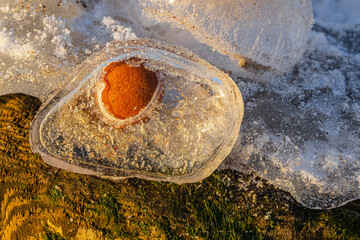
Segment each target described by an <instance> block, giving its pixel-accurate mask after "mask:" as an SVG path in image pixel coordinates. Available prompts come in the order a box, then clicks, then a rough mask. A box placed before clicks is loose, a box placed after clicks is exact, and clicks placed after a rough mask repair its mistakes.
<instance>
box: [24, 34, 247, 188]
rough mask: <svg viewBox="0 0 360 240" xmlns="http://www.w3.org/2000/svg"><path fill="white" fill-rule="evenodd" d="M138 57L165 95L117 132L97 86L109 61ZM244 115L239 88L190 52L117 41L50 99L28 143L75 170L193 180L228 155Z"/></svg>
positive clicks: (56, 163) (45, 156)
mask: <svg viewBox="0 0 360 240" xmlns="http://www.w3.org/2000/svg"><path fill="white" fill-rule="evenodd" d="M134 57H136V58H140V59H142V60H144V63H145V66H146V67H147V68H148V69H150V70H153V71H155V72H156V73H157V75H158V78H159V81H161V82H163V84H164V96H163V98H162V101H161V103H159V104H157V105H156V106H154V109H153V110H152V111H149V113H148V115H147V116H148V118H149V120H148V121H146V122H144V121H141V122H139V123H137V124H133V125H131V124H130V125H127V126H125V127H123V128H116V127H114V126H113V125H112V124H109V123H107V122H106V121H103V120H102V119H103V115H102V112H101V110H100V109H99V106H98V104H97V103H96V101H97V98H96V97H95V89H96V88H95V86H96V84H97V83H98V82H99V81H100V80H101V77H100V76H101V74H102V73H103V70H104V68H105V67H106V66H107V65H108V64H110V63H111V62H117V61H121V60H124V59H131V58H134ZM149 104H152V103H149ZM242 114H243V103H242V98H241V94H240V92H239V90H238V88H237V87H236V85H235V83H234V82H233V81H232V80H231V79H230V78H229V77H228V76H227V75H226V74H224V73H223V72H221V71H219V70H217V69H216V68H215V67H213V66H211V65H210V64H208V63H207V62H205V61H204V60H201V59H199V58H198V57H197V56H195V55H194V54H192V53H191V52H190V51H187V50H185V49H182V48H177V47H172V46H170V45H166V44H162V43H159V42H154V41H150V40H138V41H129V42H114V43H111V44H108V46H107V47H106V48H105V49H104V50H102V51H101V52H99V53H97V54H95V55H94V56H92V57H91V58H90V59H88V60H86V61H85V62H84V63H83V64H82V66H81V67H80V68H79V69H78V70H77V71H76V72H74V74H73V77H72V78H69V79H68V80H66V81H65V82H64V83H63V84H62V86H61V87H60V88H59V89H57V90H56V91H55V92H54V93H53V94H51V95H50V97H49V98H48V100H46V101H45V103H44V104H43V106H42V107H41V110H40V111H39V113H38V114H37V116H36V118H35V120H34V122H33V124H32V126H31V137H30V142H31V147H32V150H33V151H34V152H39V153H40V154H41V155H42V157H43V159H44V160H45V161H46V162H47V163H49V164H51V165H54V166H57V167H61V168H64V169H67V170H70V171H76V172H80V173H87V174H94V175H100V176H104V177H110V178H112V179H119V178H124V177H135V176H136V177H141V178H147V179H152V180H166V181H171V182H176V183H186V182H195V181H200V180H201V179H203V178H205V177H207V176H208V175H210V174H211V173H212V172H213V171H214V170H215V169H216V168H217V167H218V165H219V164H220V163H221V162H222V160H223V159H224V158H225V157H226V156H227V155H228V154H229V153H230V151H231V149H232V147H233V145H234V143H235V141H236V139H237V136H238V134H239V130H240V124H241V119H242Z"/></svg>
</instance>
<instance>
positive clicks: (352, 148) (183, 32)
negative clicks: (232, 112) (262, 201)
mask: <svg viewBox="0 0 360 240" xmlns="http://www.w3.org/2000/svg"><path fill="white" fill-rule="evenodd" d="M82 2H83V4H81V3H76V1H75V0H68V1H62V3H61V4H59V5H58V4H57V1H51V0H37V1H32V2H31V3H29V4H27V5H26V4H21V3H14V1H9V0H4V1H1V3H0V62H1V64H0V83H1V84H2V87H1V89H0V95H3V94H7V93H12V92H23V93H26V94H30V95H34V96H37V97H39V98H40V99H41V100H44V99H45V97H46V96H47V94H48V93H50V92H51V91H53V90H54V89H55V88H56V86H58V84H60V82H61V81H62V80H63V79H65V78H66V77H67V76H68V75H69V74H70V73H71V72H72V71H73V70H74V68H75V67H76V66H78V65H79V64H80V63H81V62H83V61H84V59H86V57H88V56H90V55H91V54H93V53H94V52H96V51H98V50H100V49H101V48H103V47H104V46H106V45H107V43H109V42H110V41H113V40H123V39H136V38H151V39H155V40H162V41H167V42H171V43H173V44H176V45H180V46H183V47H186V48H189V49H191V50H192V51H193V52H194V53H196V54H197V55H199V56H200V57H201V58H204V59H205V60H206V61H208V62H210V63H211V64H213V65H215V66H216V67H218V68H219V69H221V70H223V71H224V72H226V73H229V74H230V77H232V79H233V80H234V81H235V83H236V84H237V86H238V87H239V89H240V91H241V92H242V94H243V97H244V102H245V115H244V120H243V125H242V127H241V133H240V136H239V139H238V141H237V143H236V145H235V147H234V149H233V151H232V153H231V154H230V156H229V157H228V158H227V159H226V160H225V162H224V163H223V164H222V166H221V167H222V168H232V169H237V170H241V171H243V170H247V171H255V172H257V173H258V174H259V175H260V176H261V177H263V178H265V179H268V180H269V181H271V182H272V183H273V184H275V185H277V186H279V187H280V188H282V189H284V190H286V191H289V192H290V193H291V194H292V195H293V196H294V197H295V198H296V199H297V200H298V201H299V202H301V203H302V204H304V205H305V206H308V207H312V208H332V207H337V206H340V205H342V204H344V203H346V202H348V201H350V200H353V199H358V198H359V197H360V177H359V176H360V166H359V165H360V163H359V159H360V130H359V129H360V80H359V79H360V28H359V24H360V15H359V14H358V13H359V12H360V2H359V1H358V0H313V1H312V3H313V12H314V20H315V23H314V25H313V29H312V31H311V35H310V38H309V40H308V41H306V39H307V38H306V36H305V37H303V38H300V43H299V44H298V45H292V46H295V48H292V47H290V48H289V49H295V50H294V51H295V55H294V56H293V55H292V54H291V53H292V52H291V51H288V52H289V53H290V54H289V55H288V57H290V62H289V65H288V66H293V65H294V64H295V63H296V62H297V61H298V60H299V62H297V64H296V65H295V67H293V68H286V65H284V64H285V63H286V62H285V61H283V60H281V58H276V56H280V57H281V56H286V54H285V53H278V54H277V55H276V54H274V55H272V54H271V53H272V51H274V49H276V46H275V48H273V47H271V46H272V45H266V43H265V42H263V39H261V38H259V44H260V45H261V44H265V45H263V47H260V48H259V49H260V50H258V51H254V52H251V51H250V52H249V54H250V55H251V54H253V53H256V54H254V55H251V56H255V58H254V59H256V60H257V61H259V62H260V63H262V64H264V59H266V57H265V58H263V56H262V55H261V54H259V53H261V50H262V49H265V50H264V52H265V53H266V54H267V55H268V56H275V57H274V58H270V59H272V60H271V61H270V62H271V63H274V65H273V66H274V67H275V68H279V69H280V71H285V72H287V73H286V74H282V75H279V74H278V75H273V74H267V75H261V77H258V76H257V75H256V71H255V75H248V74H245V73H246V71H245V72H244V70H241V68H239V66H238V65H237V64H234V61H233V60H231V56H230V57H229V56H227V55H226V54H225V55H223V54H221V53H219V52H218V51H213V50H214V49H215V50H219V48H221V46H222V45H221V44H220V43H219V42H217V44H216V45H214V44H213V43H211V42H208V41H205V40H204V39H203V36H202V35H201V34H199V33H194V32H193V31H192V30H191V29H188V28H186V27H183V26H181V25H178V24H176V23H174V21H173V19H166V18H165V17H162V16H160V15H158V14H154V13H153V15H151V14H152V13H151V11H150V12H149V11H148V12H147V13H146V14H147V16H146V17H147V18H145V17H144V16H142V14H145V13H144V12H143V11H144V9H142V8H141V7H139V6H140V5H139V3H138V2H137V1H130V0H122V1H117V0H103V1H99V2H93V1H82ZM140 2H141V3H142V5H141V6H147V7H149V8H151V9H157V8H158V5H157V4H159V2H160V3H161V2H162V1H155V0H153V1H150V0H149V1H145V0H142V1H140ZM195 2H202V1H200V0H199V1H195ZM229 2H231V1H230V0H229V1H222V2H221V3H223V4H224V5H223V6H226V4H228V3H229ZM244 2H247V1H244ZM251 2H254V1H251ZM255 2H259V3H261V2H264V1H255ZM267 2H272V1H267ZM281 2H282V3H283V4H284V5H286V4H288V2H290V1H281ZM293 2H297V1H293ZM304 2H306V1H304ZM162 3H164V4H165V2H162ZM166 4H170V5H173V4H175V5H176V4H180V5H177V6H178V7H179V9H178V13H179V14H180V15H181V14H182V15H181V16H184V8H183V7H184V6H188V5H186V4H188V1H166ZM44 6H46V7H44ZM166 6H168V5H166ZM286 6H290V5H286ZM27 7H29V8H28V9H27ZM224 9H225V10H224ZM285 9H286V8H285ZM217 10H219V11H220V10H221V11H225V12H226V11H227V10H226V8H221V6H220V8H216V9H212V11H217ZM145 12H146V11H145ZM296 12H297V13H298V11H296ZM185 13H186V12H185ZM200 13H201V14H200V15H199V19H198V18H193V19H196V20H198V22H199V25H200V26H202V29H203V31H205V32H207V33H210V34H212V35H216V36H221V37H220V38H219V39H220V40H222V41H223V42H222V43H223V44H224V45H223V46H224V47H225V48H227V49H225V50H228V49H230V47H228V46H227V42H226V41H227V40H226V39H227V37H230V39H232V38H235V39H237V41H239V39H242V38H241V37H240V36H241V31H236V34H234V33H235V32H233V31H232V30H231V29H232V28H231V26H237V25H236V22H235V23H234V24H235V25H231V24H230V25H226V26H228V27H229V29H230V30H229V31H228V32H226V31H225V29H226V28H219V27H218V26H217V25H216V24H215V23H213V25H211V24H210V25H209V26H210V27H208V26H207V25H206V21H201V22H200V20H202V19H203V17H204V16H206V14H205V13H204V12H201V11H200ZM185 16H187V15H185ZM211 16H214V13H212V15H211ZM220 16H222V15H221V14H220ZM145 19H150V20H145ZM216 19H217V18H213V19H208V21H210V22H211V21H215V20H216ZM220 19H221V18H220ZM282 19H283V18H279V19H277V20H276V21H277V23H278V24H280V23H281V20H282ZM230 20H231V19H230ZM305 20H309V19H308V18H306V17H305ZM157 21H160V22H157ZM226 21H227V20H226ZM226 21H225V22H226ZM274 21H275V20H274ZM218 22H219V21H218ZM305 22H306V21H305ZM264 24H265V23H256V22H253V24H250V25H251V27H253V29H255V30H253V31H255V32H256V31H258V30H259V29H258V30H256V29H257V27H259V26H260V27H259V28H261V26H266V25H264ZM299 24H300V27H304V25H303V22H301V21H299ZM308 24H309V23H308V22H307V23H306V24H305V25H306V26H308ZM287 26H288V27H289V26H290V25H287ZM306 26H305V27H306ZM207 27H208V28H207ZM244 28H245V30H244V32H245V33H246V31H247V29H246V26H245V27H244ZM219 29H224V31H225V32H221V33H219V32H218V31H219ZM274 29H276V28H275V27H274V28H271V29H270V31H269V34H271V33H274V31H275V32H276V30H274ZM304 29H305V30H304ZM300 30H301V31H304V32H305V33H306V28H301V29H300ZM259 31H260V30H259ZM284 31H285V30H284ZM285 32H288V33H289V34H290V36H293V35H292V34H293V33H294V29H287V30H286V31H285ZM285 32H284V33H285ZM294 34H295V33H294ZM260 35H261V34H260ZM226 36H227V37H226ZM297 37H298V36H296V34H295V36H294V37H293V38H291V39H290V40H296V39H298V38H297ZM224 39H225V40H224ZM255 40H256V36H255ZM255 40H254V41H255ZM224 41H225V42H224ZM254 41H253V42H254ZM244 42H245V43H244V44H245V45H241V46H245V47H244V49H245V50H246V49H247V48H246V46H248V45H246V44H250V43H253V42H251V41H249V40H246V38H245V41H244ZM207 44H208V45H210V46H208V45H207ZM292 44H293V43H292ZM229 46H230V45H229ZM249 46H250V45H249ZM251 46H252V45H251ZM297 47H298V48H297ZM284 49H287V48H284ZM220 50H221V49H220ZM238 50H239V49H236V50H234V49H231V51H238ZM240 50H242V48H240ZM303 52H304V55H302V53H303ZM301 56H303V57H301ZM257 57H258V58H257ZM285 59H286V58H285ZM283 66H284V68H283Z"/></svg>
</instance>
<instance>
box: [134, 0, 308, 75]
mask: <svg viewBox="0 0 360 240" xmlns="http://www.w3.org/2000/svg"><path fill="white" fill-rule="evenodd" d="M140 3H141V4H142V7H143V12H144V15H146V16H147V17H148V18H149V19H151V20H156V22H166V23H168V22H170V23H171V24H172V25H173V26H174V27H179V28H183V29H185V30H187V31H189V32H191V33H192V34H193V35H194V37H195V38H196V39H197V40H198V41H200V42H203V43H206V44H207V45H209V46H211V47H212V48H213V49H214V50H217V51H219V52H221V53H223V54H226V55H228V56H229V57H230V58H231V59H233V60H235V61H236V62H237V63H238V64H239V65H240V67H241V68H243V69H245V70H246V71H248V72H252V73H254V72H255V73H256V76H260V73H261V72H262V71H265V72H267V71H269V70H275V71H278V72H287V71H289V70H290V69H291V68H292V67H293V66H294V65H295V64H296V63H297V62H298V60H299V59H300V58H301V57H302V54H303V52H304V49H305V46H306V42H307V40H308V38H309V35H310V31H311V26H312V8H311V2H310V0H303V1H289V0H270V1H269V0H260V1H254V0H224V1H218V0H195V1H194V0H182V1H178V0H174V1H169V0H140ZM144 22H145V23H147V24H149V23H148V22H149V20H147V19H146V20H145V21H144ZM150 22H151V21H150Z"/></svg>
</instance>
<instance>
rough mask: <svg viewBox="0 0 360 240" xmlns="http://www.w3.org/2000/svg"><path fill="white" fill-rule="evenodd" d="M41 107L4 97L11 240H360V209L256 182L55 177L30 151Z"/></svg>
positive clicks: (3, 172) (0, 109) (232, 176)
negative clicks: (304, 203)
mask: <svg viewBox="0 0 360 240" xmlns="http://www.w3.org/2000/svg"><path fill="white" fill-rule="evenodd" d="M39 106H40V101H39V100H37V99H36V98H33V97H30V96H26V95H20V94H15V95H7V96H1V97H0V132H1V133H0V202H1V208H0V236H1V237H0V238H1V239H360V201H359V200H358V201H354V202H352V203H349V204H347V205H346V206H344V207H340V208H337V209H333V210H326V211H320V210H309V209H307V208H304V207H301V206H300V205H299V204H298V203H296V201H295V200H294V199H293V198H292V197H291V196H290V195H289V194H288V193H286V192H284V191H282V190H280V189H278V188H276V187H274V186H272V185H270V184H269V183H267V182H266V181H265V180H262V179H260V178H259V177H257V176H256V175H255V174H249V175H245V174H242V173H239V172H236V171H230V170H226V171H216V172H215V173H213V174H212V175H211V176H210V177H208V178H207V179H205V180H204V181H202V182H199V183H194V184H184V185H177V184H172V183H167V182H151V181H146V180H141V179H126V180H123V181H118V182H114V181H110V180H106V179H101V178H98V177H94V176H86V175H80V174H76V173H72V172H69V171H65V170H60V169H56V168H53V167H51V166H49V165H46V164H45V163H44V162H43V161H42V159H41V157H40V155H38V154H33V153H32V152H31V150H30V146H29V140H28V133H29V132H28V131H29V126H30V123H31V120H32V119H33V117H34V115H35V114H36V111H37V109H38V108H39Z"/></svg>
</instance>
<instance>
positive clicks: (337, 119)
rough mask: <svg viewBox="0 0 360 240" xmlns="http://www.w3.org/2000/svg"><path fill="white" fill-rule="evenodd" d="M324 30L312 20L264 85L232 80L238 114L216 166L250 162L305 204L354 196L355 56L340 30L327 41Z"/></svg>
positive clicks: (359, 101)
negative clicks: (300, 48)
mask: <svg viewBox="0 0 360 240" xmlns="http://www.w3.org/2000/svg"><path fill="white" fill-rule="evenodd" d="M327 32H329V29H327V28H325V27H322V26H320V25H317V26H315V31H314V32H313V34H312V37H311V39H310V44H309V49H308V52H307V53H306V54H305V57H304V59H303V60H302V62H301V63H300V64H299V66H298V68H297V69H296V70H295V71H294V72H293V73H292V74H291V75H290V76H287V77H282V78H281V79H278V78H275V79H273V80H271V81H269V82H267V83H254V82H251V81H249V80H244V79H243V80H240V79H238V80H236V79H235V81H237V82H238V86H239V87H240V89H241V92H242V93H243V95H244V99H246V101H245V112H246V114H245V116H244V121H243V125H242V131H241V134H240V137H239V139H238V142H237V143H236V144H235V147H234V149H233V151H232V153H231V154H230V157H229V158H228V159H227V160H228V162H226V165H224V166H222V167H230V168H232V169H237V170H241V171H242V170H244V169H246V168H249V167H250V170H252V171H255V172H257V173H258V174H259V175H260V176H261V177H263V178H265V179H268V180H270V181H271V182H272V183H273V184H275V185H277V186H279V187H280V188H282V189H284V190H286V191H289V192H290V193H291V194H292V195H293V196H294V197H295V198H296V199H297V200H298V201H299V202H300V203H302V204H304V205H305V206H308V207H311V208H334V207H338V206H340V205H343V204H345V203H347V202H348V201H350V200H354V199H358V198H360V81H359V79H360V62H359V60H357V59H356V57H354V56H353V55H351V52H352V51H354V50H356V49H357V48H358V47H357V45H353V44H350V45H347V44H344V42H343V41H344V40H345V43H346V42H347V41H348V37H347V36H346V35H345V34H339V35H337V37H338V39H336V40H335V39H333V38H329V40H330V41H331V42H332V43H330V42H329V41H328V40H327V39H326V38H325V36H326V35H324V33H327ZM341 32H342V31H341ZM351 32H352V34H355V32H354V30H352V31H351ZM342 33H344V32H342ZM356 41H358V40H356ZM340 49H341V50H340Z"/></svg>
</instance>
